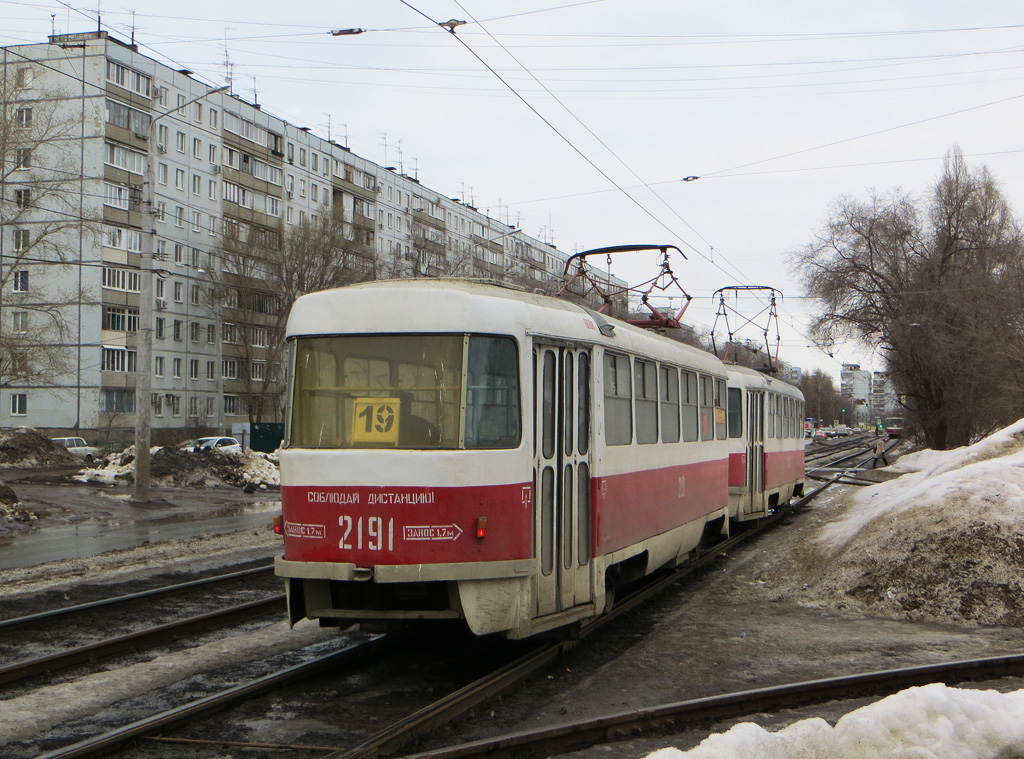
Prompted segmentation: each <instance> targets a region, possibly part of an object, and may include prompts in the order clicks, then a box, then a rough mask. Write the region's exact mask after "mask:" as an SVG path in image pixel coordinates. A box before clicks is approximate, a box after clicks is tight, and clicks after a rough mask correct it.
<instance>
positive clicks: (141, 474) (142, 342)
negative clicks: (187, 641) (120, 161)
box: [132, 84, 230, 503]
mask: <svg viewBox="0 0 1024 759" xmlns="http://www.w3.org/2000/svg"><path fill="white" fill-rule="evenodd" d="M228 87H230V85H227V84H225V85H223V86H222V87H215V88H214V89H211V90H208V91H206V92H205V93H203V94H202V95H200V96H199V97H194V98H192V99H191V100H189V101H187V102H185V103H182V104H181V105H180V106H178V107H177V108H172V109H171V110H169V111H164V112H163V113H160V114H157V115H156V116H154V117H153V118H152V119H151V120H150V122H149V150H148V151H147V155H146V174H145V179H144V181H143V185H142V193H143V195H142V209H143V218H144V219H145V224H146V229H145V230H144V233H143V235H142V251H141V256H140V261H139V279H140V281H139V346H138V349H137V353H136V363H135V492H134V495H133V496H132V501H133V502H134V503H149V467H150V452H149V448H150V441H151V439H152V431H153V430H152V408H153V399H152V395H153V317H154V314H153V297H154V294H153V275H154V271H153V246H154V244H153V239H154V237H155V236H156V226H155V218H156V216H155V213H154V210H153V202H154V201H153V195H154V192H153V187H154V182H153V177H154V171H153V152H154V150H153V146H154V145H155V144H156V135H157V129H156V122H157V121H159V120H160V119H162V118H163V117H164V116H167V115H169V114H171V113H174V112H175V111H181V110H183V109H186V108H187V107H188V106H190V105H192V103H195V102H196V101H198V100H202V99H203V98H205V97H209V96H210V95H213V94H214V93H217V92H223V91H224V90H226V89H228Z"/></svg>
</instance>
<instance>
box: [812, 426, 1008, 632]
mask: <svg viewBox="0 0 1024 759" xmlns="http://www.w3.org/2000/svg"><path fill="white" fill-rule="evenodd" d="M890 471H897V472H899V471H902V472H904V474H903V476H901V477H899V478H897V479H894V480H891V481H889V482H885V483H882V484H879V485H875V486H873V487H870V488H865V489H863V490H860V491H859V492H857V493H855V494H854V496H853V497H852V499H851V502H850V506H849V509H848V511H847V513H846V515H845V516H844V517H843V518H841V519H839V520H837V521H834V522H833V523H831V524H829V525H827V526H826V527H825V528H824V529H822V531H821V533H820V535H819V536H818V538H817V541H816V543H817V552H818V555H817V556H816V557H815V559H814V561H812V562H810V565H808V566H807V567H805V569H806V570H807V573H808V577H807V578H805V579H804V582H805V583H807V584H806V585H805V586H804V588H803V590H804V591H805V592H804V593H803V594H802V595H803V598H804V601H805V602H806V601H808V600H809V601H810V602H811V603H814V604H816V605H822V606H826V607H834V608H843V607H857V608H859V609H860V611H862V612H865V613H870V614H874V615H878V616H887V617H895V618H900V619H921V620H929V621H940V622H954V623H968V624H982V625H1020V624H1022V623H1024V582H1022V580H1024V571H1022V570H1024V420H1022V421H1020V422H1017V423H1015V424H1013V425H1011V426H1010V427H1008V428H1006V429H1005V430H1002V431H1000V432H997V433H995V434H994V435H992V436H990V437H988V438H986V439H984V440H982V441H980V442H978V443H976V444H974V445H972V446H968V447H965V448H961V449H957V450H953V451H922V452H920V453H916V454H911V455H908V456H905V457H904V458H902V459H900V462H899V464H898V465H895V466H893V467H890ZM811 553H812V554H813V553H814V551H813V550H812V551H811Z"/></svg>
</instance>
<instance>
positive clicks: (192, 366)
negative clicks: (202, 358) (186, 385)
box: [188, 358, 199, 380]
mask: <svg viewBox="0 0 1024 759" xmlns="http://www.w3.org/2000/svg"><path fill="white" fill-rule="evenodd" d="M188 378H189V379H194V380H197V379H199V359H198V358H193V359H189V362H188Z"/></svg>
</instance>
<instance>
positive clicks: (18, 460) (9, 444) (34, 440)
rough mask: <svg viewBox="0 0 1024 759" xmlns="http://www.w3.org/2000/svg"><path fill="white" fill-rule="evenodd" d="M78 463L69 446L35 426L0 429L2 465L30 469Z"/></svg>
mask: <svg viewBox="0 0 1024 759" xmlns="http://www.w3.org/2000/svg"><path fill="white" fill-rule="evenodd" d="M77 463H78V459H77V458H75V457H74V456H73V455H72V454H71V453H70V452H69V451H68V449H67V448H65V447H64V446H62V445H59V444H58V443H55V442H53V441H52V440H50V438H48V437H46V435H44V434H43V433H41V432H40V431H39V430H37V429H35V428H33V427H15V428H13V429H8V430H0V466H4V467H16V468H19V469H30V468H33V467H41V466H51V465H54V464H66V465H72V466H73V465H75V464H77Z"/></svg>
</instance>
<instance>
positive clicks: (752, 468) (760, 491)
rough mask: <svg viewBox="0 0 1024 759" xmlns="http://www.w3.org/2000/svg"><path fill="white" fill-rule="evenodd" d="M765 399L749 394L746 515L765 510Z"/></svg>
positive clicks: (762, 395) (744, 508)
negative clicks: (747, 497)
mask: <svg viewBox="0 0 1024 759" xmlns="http://www.w3.org/2000/svg"><path fill="white" fill-rule="evenodd" d="M764 422H765V397H764V393H763V392H748V393H747V483H746V484H747V493H748V496H749V500H748V501H747V503H745V504H744V506H743V513H744V514H758V513H760V512H763V511H764V510H765V500H764V436H765V429H764Z"/></svg>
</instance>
